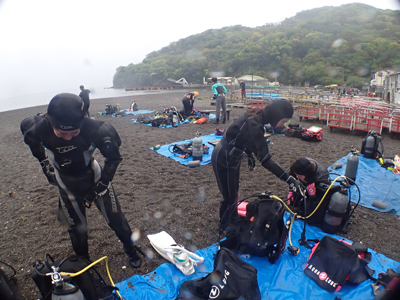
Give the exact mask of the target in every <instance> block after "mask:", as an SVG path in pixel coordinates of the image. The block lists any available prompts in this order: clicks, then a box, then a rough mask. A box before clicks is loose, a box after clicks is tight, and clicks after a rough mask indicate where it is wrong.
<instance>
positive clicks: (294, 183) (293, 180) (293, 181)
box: [286, 176, 300, 193]
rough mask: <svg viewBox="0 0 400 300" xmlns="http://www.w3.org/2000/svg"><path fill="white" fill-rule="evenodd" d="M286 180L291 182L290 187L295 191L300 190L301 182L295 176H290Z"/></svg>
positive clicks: (288, 182)
mask: <svg viewBox="0 0 400 300" xmlns="http://www.w3.org/2000/svg"><path fill="white" fill-rule="evenodd" d="M286 182H287V184H289V188H290V189H291V190H292V192H293V193H296V192H298V191H300V182H299V181H298V180H297V179H296V178H294V177H293V176H289V177H288V179H286Z"/></svg>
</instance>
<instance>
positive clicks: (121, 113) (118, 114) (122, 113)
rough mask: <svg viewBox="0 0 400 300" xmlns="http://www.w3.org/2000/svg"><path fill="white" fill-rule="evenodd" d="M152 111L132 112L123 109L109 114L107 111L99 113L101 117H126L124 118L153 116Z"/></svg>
mask: <svg viewBox="0 0 400 300" xmlns="http://www.w3.org/2000/svg"><path fill="white" fill-rule="evenodd" d="M152 112H153V111H152V110H146V109H143V110H136V111H131V110H130V109H121V110H119V111H118V112H112V113H107V112H105V111H101V112H99V114H100V115H104V116H109V117H124V116H135V115H143V114H151V113H152Z"/></svg>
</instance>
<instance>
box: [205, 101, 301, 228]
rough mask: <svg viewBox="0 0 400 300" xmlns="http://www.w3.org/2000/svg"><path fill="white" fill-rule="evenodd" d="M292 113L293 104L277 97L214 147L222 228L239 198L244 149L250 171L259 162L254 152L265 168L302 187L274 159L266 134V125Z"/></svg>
mask: <svg viewBox="0 0 400 300" xmlns="http://www.w3.org/2000/svg"><path fill="white" fill-rule="evenodd" d="M292 116H293V106H292V104H291V103H290V102H289V101H288V100H286V99H281V100H275V101H274V102H273V103H271V104H270V105H268V106H266V107H264V108H262V109H261V108H256V109H252V110H249V111H248V112H246V113H245V114H243V115H242V116H241V117H239V118H238V119H237V120H236V121H235V122H233V123H232V124H231V125H230V126H229V127H228V129H227V130H226V132H225V134H224V136H223V137H222V139H221V141H220V142H219V143H218V144H217V146H216V147H215V148H214V150H213V152H212V156H211V163H212V167H213V170H214V174H215V177H216V179H217V183H218V188H219V190H220V192H221V194H222V200H221V205H220V212H219V215H220V222H221V231H224V230H225V229H226V227H227V225H228V223H229V216H230V213H229V212H227V210H228V209H230V208H232V205H233V204H234V203H236V202H237V201H238V193H239V174H240V164H241V161H242V157H243V152H245V153H246V154H247V157H248V166H249V169H250V170H254V167H255V164H256V162H255V158H254V156H253V153H254V154H255V156H256V157H257V159H258V160H259V161H260V162H261V164H262V165H263V167H264V168H266V169H268V170H269V171H270V172H272V173H273V174H274V175H275V176H276V177H278V178H279V179H281V180H283V181H285V182H287V183H288V184H289V185H290V186H291V187H292V188H297V189H298V188H299V181H298V180H297V179H295V178H294V177H293V176H290V175H289V174H288V173H286V172H285V170H283V168H282V167H281V166H280V165H279V164H278V163H276V162H275V161H274V160H273V159H272V158H271V153H270V152H269V149H268V144H267V141H266V139H265V137H264V132H265V129H264V125H265V124H270V125H271V126H272V127H274V128H275V127H281V126H283V123H285V122H287V121H288V120H289V119H291V118H292ZM231 211H232V214H236V213H237V211H236V209H232V210H231ZM225 212H227V213H225Z"/></svg>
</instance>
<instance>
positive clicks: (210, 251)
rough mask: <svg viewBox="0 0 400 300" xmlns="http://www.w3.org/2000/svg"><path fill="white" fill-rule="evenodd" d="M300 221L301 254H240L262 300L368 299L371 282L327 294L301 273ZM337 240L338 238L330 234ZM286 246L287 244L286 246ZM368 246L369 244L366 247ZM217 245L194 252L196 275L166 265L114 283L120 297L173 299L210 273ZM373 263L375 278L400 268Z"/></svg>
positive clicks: (312, 231) (305, 253)
mask: <svg viewBox="0 0 400 300" xmlns="http://www.w3.org/2000/svg"><path fill="white" fill-rule="evenodd" d="M302 229H303V222H301V221H296V222H295V223H294V224H293V229H292V242H293V244H294V245H296V246H298V247H299V248H300V253H299V254H298V255H297V256H293V255H292V254H291V253H290V252H289V251H287V250H286V251H285V252H284V253H283V254H282V256H281V257H280V258H279V259H278V260H277V261H276V263H275V264H270V263H269V262H268V260H267V258H265V257H254V256H250V255H241V256H240V257H241V258H242V259H243V260H244V261H246V262H248V263H250V264H252V265H253V266H254V267H256V268H257V271H258V284H259V287H260V291H261V295H262V299H273V300H284V299H285V300H287V299H327V300H333V299H334V298H335V297H336V296H337V297H338V298H341V299H342V300H356V299H360V300H361V299H362V300H368V299H373V298H374V295H373V292H372V288H371V283H372V281H371V280H367V281H364V282H363V283H361V284H359V285H357V286H354V285H350V284H345V285H344V286H343V287H342V289H341V290H340V291H338V292H335V293H330V292H327V291H325V290H324V289H322V288H320V287H319V286H317V284H316V283H315V282H314V281H312V280H311V279H310V278H308V277H307V276H306V275H305V274H304V271H303V270H304V268H305V266H306V263H307V261H308V258H309V255H310V253H311V250H309V249H306V248H304V247H301V246H299V244H298V240H299V239H300V237H301V232H302ZM324 235H326V234H325V233H324V232H322V231H321V230H320V229H319V228H317V227H311V226H307V239H322V237H323V236H324ZM332 236H333V237H335V238H337V239H342V238H341V237H339V236H335V235H332ZM287 245H289V244H287ZM366 246H367V247H368V245H366ZM217 250H218V248H217V245H216V244H215V245H212V246H210V247H208V248H205V249H202V250H198V251H196V253H197V254H198V255H200V256H202V257H204V259H205V262H204V264H201V265H199V266H197V267H196V272H195V273H194V274H192V275H190V276H185V275H183V273H181V272H180V271H179V270H178V269H177V268H176V267H175V266H174V265H173V264H171V263H165V264H162V265H161V266H159V267H158V268H157V269H156V270H154V271H153V272H151V273H148V274H146V275H142V276H140V275H135V276H133V277H131V278H129V279H127V280H125V281H123V282H120V283H117V284H116V286H117V287H118V288H119V289H120V293H121V295H122V297H123V298H125V299H127V300H133V299H141V300H155V299H160V300H162V299H165V300H167V299H175V298H176V297H177V295H178V293H179V287H180V285H181V284H182V283H183V282H184V281H187V280H191V279H195V278H201V277H204V276H206V275H208V274H209V273H210V272H212V270H213V264H214V255H215V253H216V252H217ZM370 251H371V253H372V261H371V263H369V264H368V266H369V267H370V268H371V269H373V270H375V274H374V275H373V276H374V277H375V278H376V277H377V276H378V274H379V273H380V272H384V271H386V270H387V269H388V268H392V269H393V270H395V271H396V272H398V271H399V269H400V263H398V262H396V261H394V260H391V259H389V258H387V257H385V256H384V255H382V254H379V253H376V252H375V251H373V250H370Z"/></svg>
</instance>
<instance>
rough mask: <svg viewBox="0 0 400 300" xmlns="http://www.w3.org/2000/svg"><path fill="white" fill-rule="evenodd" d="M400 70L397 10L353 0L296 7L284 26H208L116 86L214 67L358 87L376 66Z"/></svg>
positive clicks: (127, 73) (158, 81) (196, 75)
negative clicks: (336, 4)
mask: <svg viewBox="0 0 400 300" xmlns="http://www.w3.org/2000/svg"><path fill="white" fill-rule="evenodd" d="M396 68H400V12H399V11H392V10H380V9H376V8H373V7H371V6H368V5H364V4H359V3H353V4H346V5H342V6H340V7H322V8H316V9H312V10H308V11H303V12H300V13H298V14H297V15H296V16H294V17H292V18H289V19H286V20H284V21H283V22H282V23H280V24H266V25H264V26H260V27H256V28H249V27H243V26H240V25H237V26H230V27H224V28H222V29H212V30H207V31H205V32H203V33H200V34H196V35H192V36H189V37H187V38H185V39H181V40H179V41H178V42H174V43H171V44H170V45H169V46H167V47H164V48H162V49H161V50H159V51H155V52H152V53H150V54H148V55H147V56H146V58H145V59H144V60H143V62H141V63H139V64H130V65H128V66H120V67H118V69H117V72H116V74H115V75H114V82H113V83H114V87H138V86H152V85H153V86H158V85H164V84H165V83H166V79H167V78H175V79H179V78H182V77H185V78H186V80H187V81H188V82H195V83H201V82H202V79H203V77H210V74H211V72H212V71H223V72H225V76H235V77H240V76H242V75H245V74H254V75H259V76H263V77H267V78H271V79H274V78H275V76H278V81H279V82H281V83H285V84H299V83H300V84H303V83H304V82H305V81H309V82H310V84H312V85H314V84H333V83H337V84H342V82H344V83H345V84H347V85H353V86H360V85H362V83H364V82H369V79H370V75H371V72H374V71H377V70H379V69H392V70H393V69H396Z"/></svg>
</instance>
